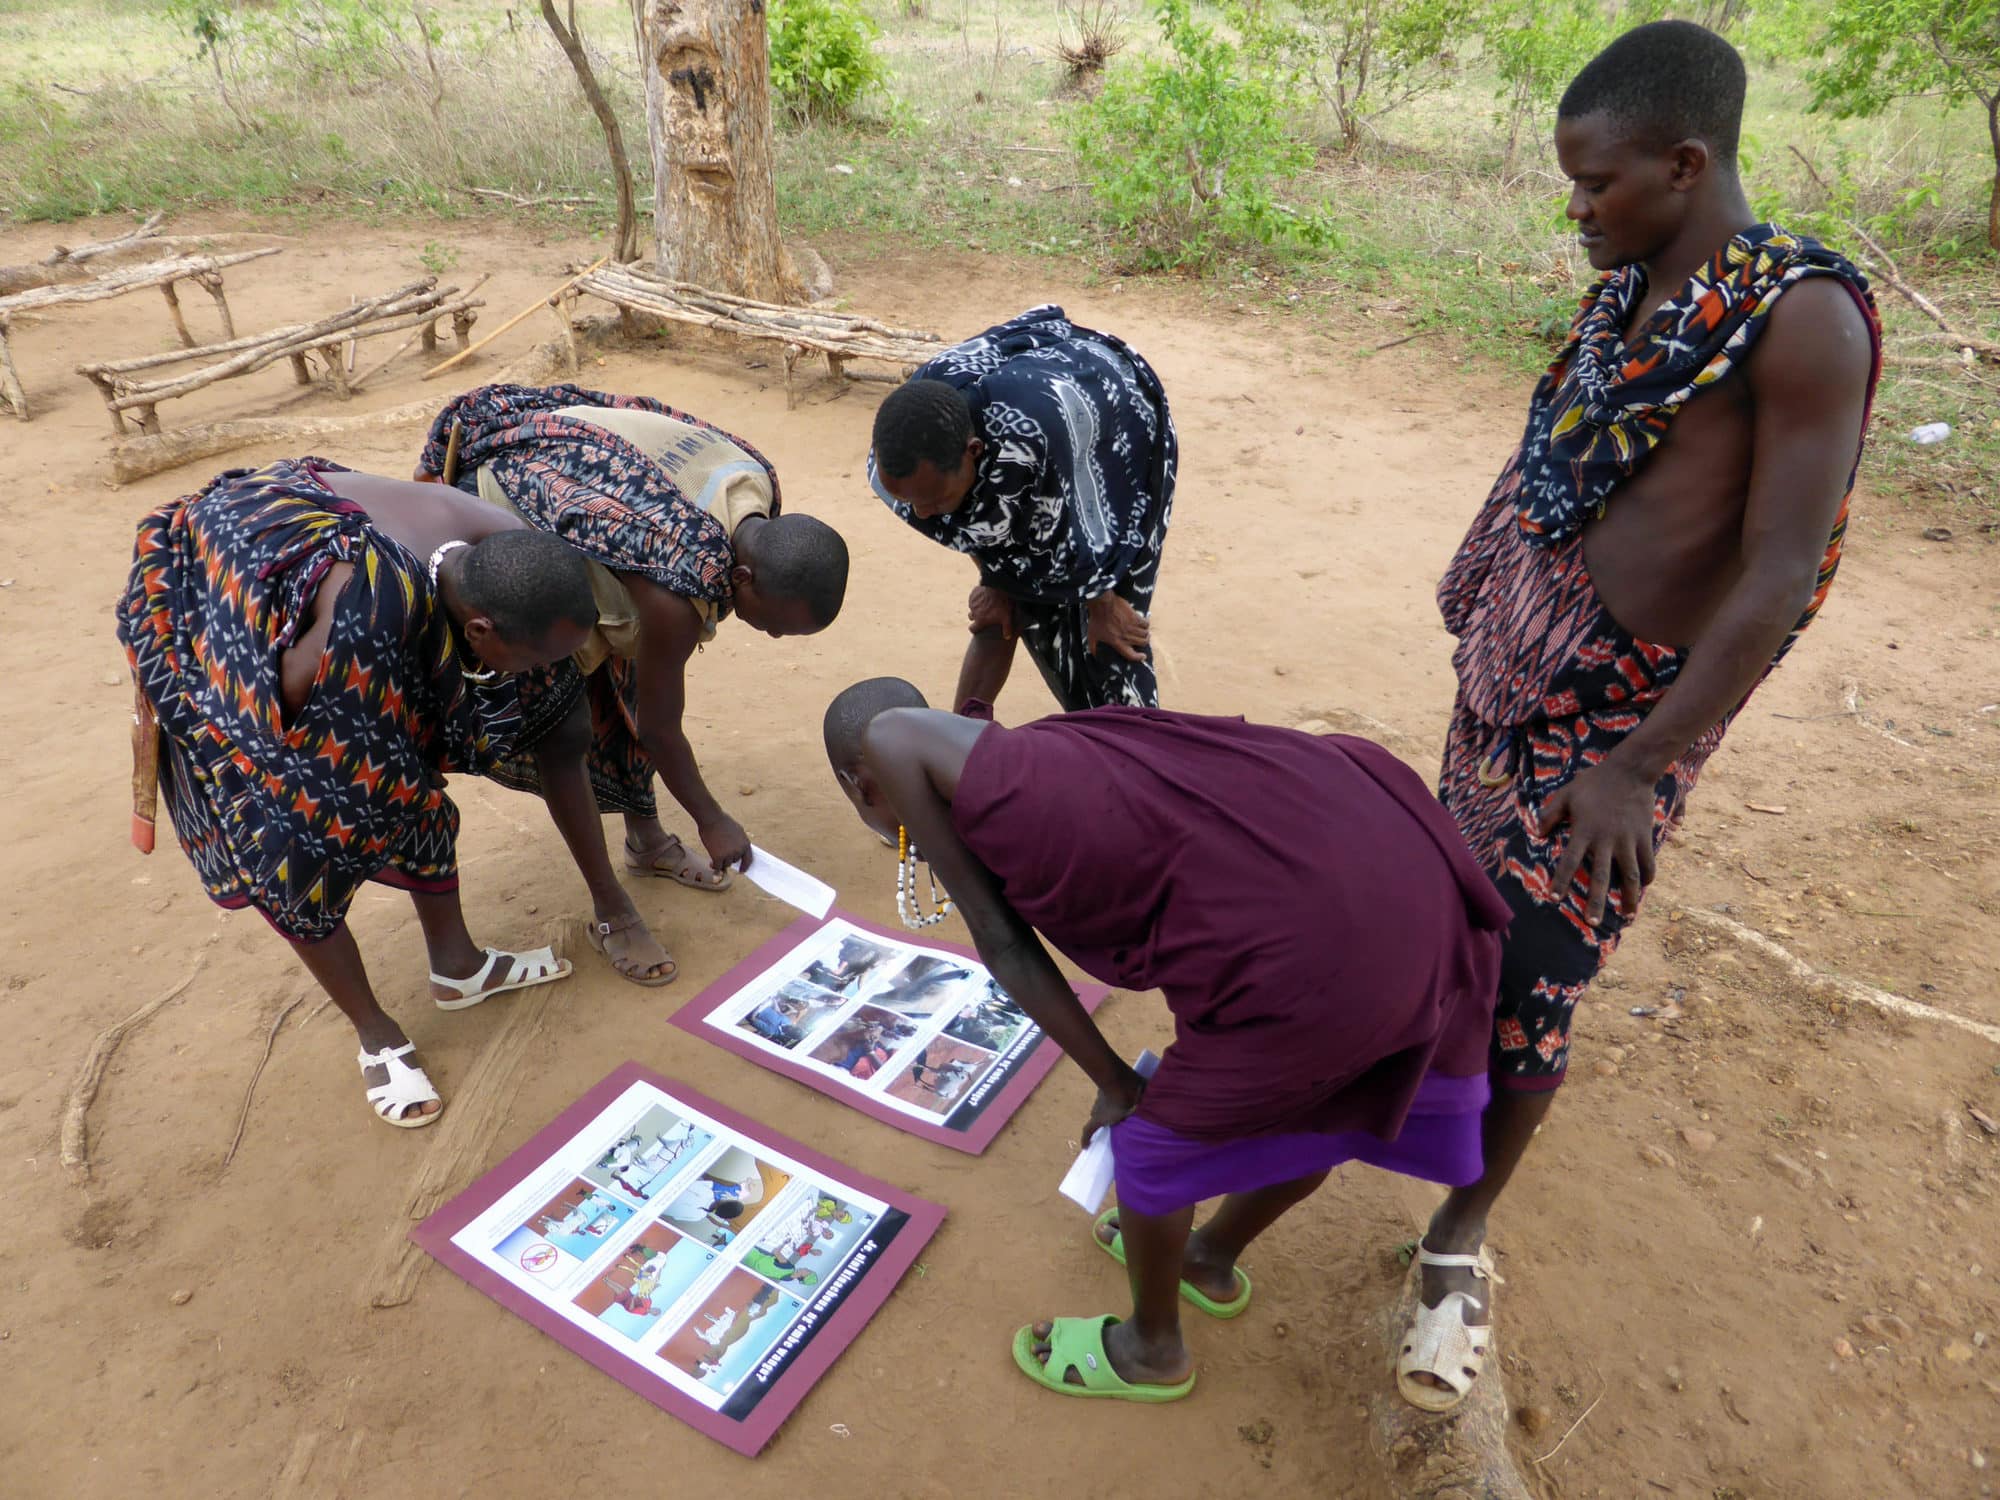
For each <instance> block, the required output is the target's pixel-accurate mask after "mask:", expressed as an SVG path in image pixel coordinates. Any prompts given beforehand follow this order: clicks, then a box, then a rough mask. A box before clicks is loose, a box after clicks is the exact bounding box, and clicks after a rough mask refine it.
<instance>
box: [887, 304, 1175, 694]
mask: <svg viewBox="0 0 2000 1500" xmlns="http://www.w3.org/2000/svg"><path fill="white" fill-rule="evenodd" d="M911 379H913V380H941V381H943V382H944V383H945V384H947V385H949V386H952V387H954V388H955V389H957V390H960V391H962V392H964V393H965V398H966V400H967V402H968V403H969V404H970V405H971V407H972V424H973V430H974V432H975V433H976V434H977V436H978V437H979V439H980V441H981V442H982V443H983V444H984V445H985V452H984V453H983V454H982V455H981V456H980V460H979V466H978V473H977V475H976V477H975V479H974V481H973V486H972V490H971V493H969V494H968V495H967V496H966V499H965V503H964V504H963V505H961V506H960V507H959V508H958V509H957V510H956V511H954V512H952V513H951V514H950V515H943V516H933V517H931V518H930V519H928V520H925V519H923V518H921V517H919V516H917V515H916V514H915V513H914V512H913V511H912V510H911V509H910V508H909V507H908V506H907V505H904V504H903V503H902V502H901V501H899V500H897V499H895V498H894V497H893V496H891V495H890V494H889V492H888V491H887V490H885V489H884V488H883V487H882V480H881V476H880V475H879V474H878V473H877V472H876V467H875V456H874V454H872V453H871V454H869V456H868V479H869V482H870V483H871V484H872V485H873V486H874V488H875V493H876V494H877V495H879V496H880V497H881V498H882V500H883V502H884V503H885V504H887V505H888V507H889V508H890V509H891V510H892V511H894V512H895V513H896V514H897V516H899V517H900V518H902V520H903V521H905V522H906V523H908V524H909V525H911V526H913V527H915V528H916V529H917V530H918V531H920V532H922V533H923V534H924V535H925V536H927V537H929V538H930V539H931V540H932V541H934V542H941V543H943V544H944V545H945V546H947V547H950V548H952V549H953V550H954V551H958V552H963V553H966V554H967V555H968V556H970V557H971V558H972V559H973V560H974V561H975V562H977V563H978V565H979V579H980V582H981V583H983V584H985V585H986V586H987V587H988V588H992V589H996V590H998V591H999V592H1001V593H1003V594H1006V595H1008V596H1009V597H1010V598H1012V599H1013V600H1014V601H1015V615H1016V623H1017V625H1018V627H1019V629H1020V634H1021V637H1022V639H1023V640H1025V641H1026V642H1027V643H1028V648H1029V651H1030V653H1031V654H1032V655H1033V656H1034V658H1035V662H1036V665H1037V666H1038V667H1040V669H1041V671H1042V674H1043V676H1044V677H1046V678H1048V679H1049V686H1050V688H1051V690H1052V691H1054V692H1055V694H1056V696H1057V698H1058V699H1059V700H1061V702H1062V705H1063V707H1064V708H1066V709H1083V708H1101V707H1108V706H1111V705H1115V704H1125V705H1128V706H1132V707H1158V706H1159V687H1158V684H1157V682H1156V681H1155V680H1154V675H1153V667H1152V663H1151V662H1150V661H1147V662H1129V661H1126V660H1125V659H1124V658H1123V657H1121V656H1118V655H1117V654H1116V653H1114V652H1112V651H1110V650H1109V649H1108V648H1107V649H1105V650H1104V651H1102V652H1101V653H1095V654H1093V653H1092V652H1090V651H1089V650H1088V648H1087V645H1086V642H1085V633H1086V631H1087V629H1088V620H1087V618H1086V616H1085V612H1084V608H1083V606H1084V603H1085V602H1086V601H1088V600H1090V599H1094V598H1096V597H1097V596H1098V595H1100V594H1102V593H1105V592H1106V591H1115V592H1116V593H1117V594H1118V596H1119V597H1120V598H1122V599H1124V600H1125V601H1126V602H1127V603H1128V604H1130V605H1131V606H1132V607H1133V608H1134V609H1136V610H1138V611H1139V612H1140V613H1141V614H1144V613H1145V612H1146V611H1147V610H1148V609H1149V608H1150V607H1151V604H1152V598H1153V587H1154V584H1155V582H1156V581H1157V579H1158V577H1159V570H1160V553H1161V550H1162V549H1163V548H1164V547H1165V545H1166V540H1167V523H1168V521H1169V519H1170V518H1171V516H1172V514H1173V499H1174V473H1175V467H1176V464H1177V463H1178V459H1179V451H1180V449H1179V438H1178V436H1177V435H1176V433H1175V431H1174V420H1173V415H1172V413H1171V412H1169V411H1168V409H1167V393H1166V391H1165V389H1164V388H1163V387H1162V386H1161V384H1160V378H1159V376H1158V375H1156V374H1155V373H1154V372H1153V367H1152V366H1151V365H1149V364H1147V363H1146V361H1145V360H1144V359H1143V358H1142V357H1141V356H1140V355H1139V353H1138V352H1137V351H1136V350H1134V349H1132V348H1131V347H1130V346H1129V345H1127V344H1125V343H1124V342H1123V341H1121V340H1119V339H1116V338H1114V337H1112V336H1111V335H1110V334H1106V333H1098V332H1096V331H1095V330H1093V329H1089V328H1083V327H1079V326H1077V325H1076V324H1073V323H1071V322H1070V321H1069V319H1068V318H1067V317H1065V316H1064V314H1063V310H1062V309H1061V308H1060V307H1055V306H1042V307H1035V308H1030V309H1029V310H1028V311H1027V312H1024V313H1022V314H1021V315H1020V316H1019V317H1017V318H1013V319H1010V320H1009V321H1007V322H1005V323H1001V324H999V325H997V326H996V327H993V328H989V329H987V330H986V332H984V333H982V334H980V335H979V336H978V337H977V338H973V339H968V340H967V341H966V342H964V343H962V344H956V345H954V346H953V347H952V348H950V349H948V350H946V351H945V352H944V353H943V354H940V355H939V356H938V357H937V358H936V359H933V360H931V361H930V362H929V363H928V364H925V365H923V366H921V367H919V368H918V369H917V371H916V372H915V374H914V375H912V376H911Z"/></svg>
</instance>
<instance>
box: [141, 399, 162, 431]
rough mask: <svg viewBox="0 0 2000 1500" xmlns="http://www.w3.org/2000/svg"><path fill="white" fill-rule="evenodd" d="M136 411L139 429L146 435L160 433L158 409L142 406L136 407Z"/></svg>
mask: <svg viewBox="0 0 2000 1500" xmlns="http://www.w3.org/2000/svg"><path fill="white" fill-rule="evenodd" d="M138 412H139V430H140V431H141V432H143V433H145V434H146V436H147V437H158V436H159V435H160V413H159V411H158V409H157V408H154V407H151V406H142V407H140V408H138Z"/></svg>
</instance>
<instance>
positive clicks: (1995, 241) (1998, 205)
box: [1986, 93, 2000, 250]
mask: <svg viewBox="0 0 2000 1500" xmlns="http://www.w3.org/2000/svg"><path fill="white" fill-rule="evenodd" d="M1986 135H1987V139H1989V140H1991V141H1992V142H1993V192H1992V194H1991V195H1990V196H1989V197H1988V198H1987V200H1986V243H1987V244H1988V245H1990V246H1992V247H1993V248H1994V249H1995V250H2000V93H1996V94H1995V95H1994V96H1993V97H1992V98H1991V99H1988V100H1987V101H1986Z"/></svg>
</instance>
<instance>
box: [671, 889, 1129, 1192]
mask: <svg viewBox="0 0 2000 1500" xmlns="http://www.w3.org/2000/svg"><path fill="white" fill-rule="evenodd" d="M1080 993H1081V997H1082V1000H1083V1004H1084V1006H1085V1008H1086V1009H1095V1008H1096V1006H1097V1004H1098V1002H1099V1001H1101V1000H1102V999H1103V998H1104V996H1105V993H1106V991H1105V988H1104V987H1103V986H1102V985H1091V986H1088V987H1086V988H1085V989H1083V990H1082V991H1081V992H1080ZM674 1024H675V1025H676V1026H680V1027H683V1028H685V1029H686V1030H688V1031H692V1032H694V1033H695V1034H696V1035H697V1036H703V1037H706V1038H707V1039H708V1040H709V1041H712V1042H714V1043H716V1044H717V1045H718V1046H722V1047H727V1048H728V1049H729V1050H730V1051H732V1052H735V1053H738V1054H740V1055H741V1056H744V1057H747V1058H749V1059H751V1060H752V1061H753V1062H757V1063H761V1064H762V1065H763V1066H765V1067H767V1068H770V1069H771V1070H772V1071H774V1072H778V1073H783V1074H784V1075H785V1076H787V1077H788V1078H795V1079H797V1080H798V1081H799V1082H801V1083H805V1084H809V1085H811V1086H812V1087H813V1088H816V1089H818V1090H820V1091H821V1092H822V1093H827V1094H831V1095H833V1096H834V1097H835V1098H837V1099H840V1100H842V1101H843V1102H845V1103H848V1104H851V1105H853V1106H854V1107H855V1108H856V1109H859V1110H861V1111H863V1112H864V1113H866V1114H871V1115H873V1116H875V1118H876V1119H878V1120H886V1121H888V1122H889V1123H890V1124H892V1125H895V1126H897V1127H899V1128H901V1129H903V1130H907V1131H909V1132H910V1133H911V1134H913V1135H921V1136H923V1137H924V1138H925V1139H926V1140H932V1141H936V1142H938V1143H939V1144H940V1145H945V1146H951V1147H954V1148H956V1149H957V1150H960V1151H969V1152H973V1153H977V1152H981V1151H984V1150H985V1149H986V1148H987V1146H988V1145H989V1144H991V1142H992V1140H993V1137H994V1136H995V1135H996V1134H997V1133H998V1132H999V1130H1000V1127H1001V1126H1002V1125H1004V1124H1005V1123H1006V1122H1007V1119H1008V1117H1009V1116H1010V1115H1012V1114H1013V1113H1014V1111H1015V1110H1017V1109H1019V1108H1020V1107H1021V1104H1022V1102H1023V1101H1024V1100H1025V1099H1026V1098H1027V1097H1028V1095H1029V1094H1030V1093H1031V1092H1032V1091H1033V1089H1034V1087H1035V1085H1036V1084H1038V1083H1040V1082H1041V1081H1042V1078H1043V1077H1044V1075H1046V1074H1047V1073H1048V1071H1049V1069H1050V1068H1051V1067H1053V1066H1054V1065H1055V1061H1056V1059H1057V1057H1059V1056H1060V1055H1061V1053H1060V1049H1058V1048H1057V1046H1056V1045H1055V1043H1054V1042H1052V1041H1050V1040H1049V1039H1048V1038H1047V1037H1046V1036H1044V1035H1043V1033H1042V1030H1041V1028H1040V1027H1038V1026H1037V1025H1035V1023H1034V1022H1033V1021H1030V1020H1029V1019H1028V1017H1027V1016H1026V1015H1024V1014H1023V1013H1022V1012H1021V1010H1020V1008H1019V1007H1018V1006H1016V1005H1015V1004H1014V1002H1013V1001H1012V1000H1011V999H1009V998H1008V996H1007V993H1006V991H1004V990H1002V989H1001V988H1000V986H999V985H998V984H996V983H995V982H994V980H993V977H992V975H990V974H988V973H987V972H986V970H985V969H984V968H982V967H981V966H980V963H979V960H978V959H977V958H976V957H974V956H973V955H972V954H971V953H969V952H968V951H967V950H965V949H963V948H959V947H956V946H954V945H950V944H937V943H926V942H923V941H920V940H916V939H914V938H913V937H912V936H911V935H908V934H903V935H898V934H896V933H892V932H890V931H889V930H888V929H886V928H878V927H873V926H870V925H868V924H866V923H863V922H857V921H855V920H854V919H853V918H852V917H849V916H846V915H844V914H843V913H841V912H839V911H835V912H834V913H832V914H831V915H830V916H828V917H827V918H825V919H824V920H820V919H815V918H811V917H807V918H804V919H803V920H801V921H799V922H796V923H794V924H793V925H792V926H790V927H788V928H786V929H785V931H783V932H781V933H779V934H778V936H777V937H775V938H773V939H772V940H771V941H770V942H768V943H766V944H765V945H764V946H763V947H761V948H759V949H758V950H757V951H756V952H755V953H753V954H752V955H751V956H750V957H749V958H748V959H746V960H745V961H744V962H743V963H741V964H738V965H737V966H736V967H735V968H734V969H732V970H730V972H729V973H728V974H726V975H724V976H723V977H722V978H721V979H720V980H718V981H716V983H714V984H712V985H710V986H709V987H708V988H707V989H706V990H704V991H703V992H702V993H701V994H700V995H698V996H696V997H695V999H694V1000H692V1001H691V1002H689V1003H688V1004H687V1005H685V1006H683V1007H682V1008H681V1010H680V1012H679V1013H678V1014H677V1015H675V1017H674Z"/></svg>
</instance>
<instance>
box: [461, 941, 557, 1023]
mask: <svg viewBox="0 0 2000 1500" xmlns="http://www.w3.org/2000/svg"><path fill="white" fill-rule="evenodd" d="M568 974H569V960H568V959H565V958H557V957H556V955H555V950H554V949H553V948H533V949H530V950H529V951H528V952H526V953H508V952H505V951H504V950H502V949H499V948H488V949H487V950H486V962H485V963H483V964H481V965H480V966H479V972H478V973H477V974H474V975H473V976H472V977H471V978H470V979H453V978H452V977H451V976H450V975H449V974H433V975H431V983H432V984H435V985H437V986H439V987H440V988H442V989H447V990H453V991H455V992H456V995H455V998H453V999H450V1000H440V1001H438V1002H437V1008H438V1009H439V1010H469V1009H470V1008H471V1007H473V1006H475V1005H477V1004H479V1003H480V1002H481V1001H482V1000H491V999H492V998H493V997H494V996H495V995H504V994H506V993H507V991H509V990H525V989H528V988H530V987H532V986H534V985H538V984H553V983H555V982H556V981H557V980H558V979H562V978H566V977H567V976H568Z"/></svg>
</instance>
